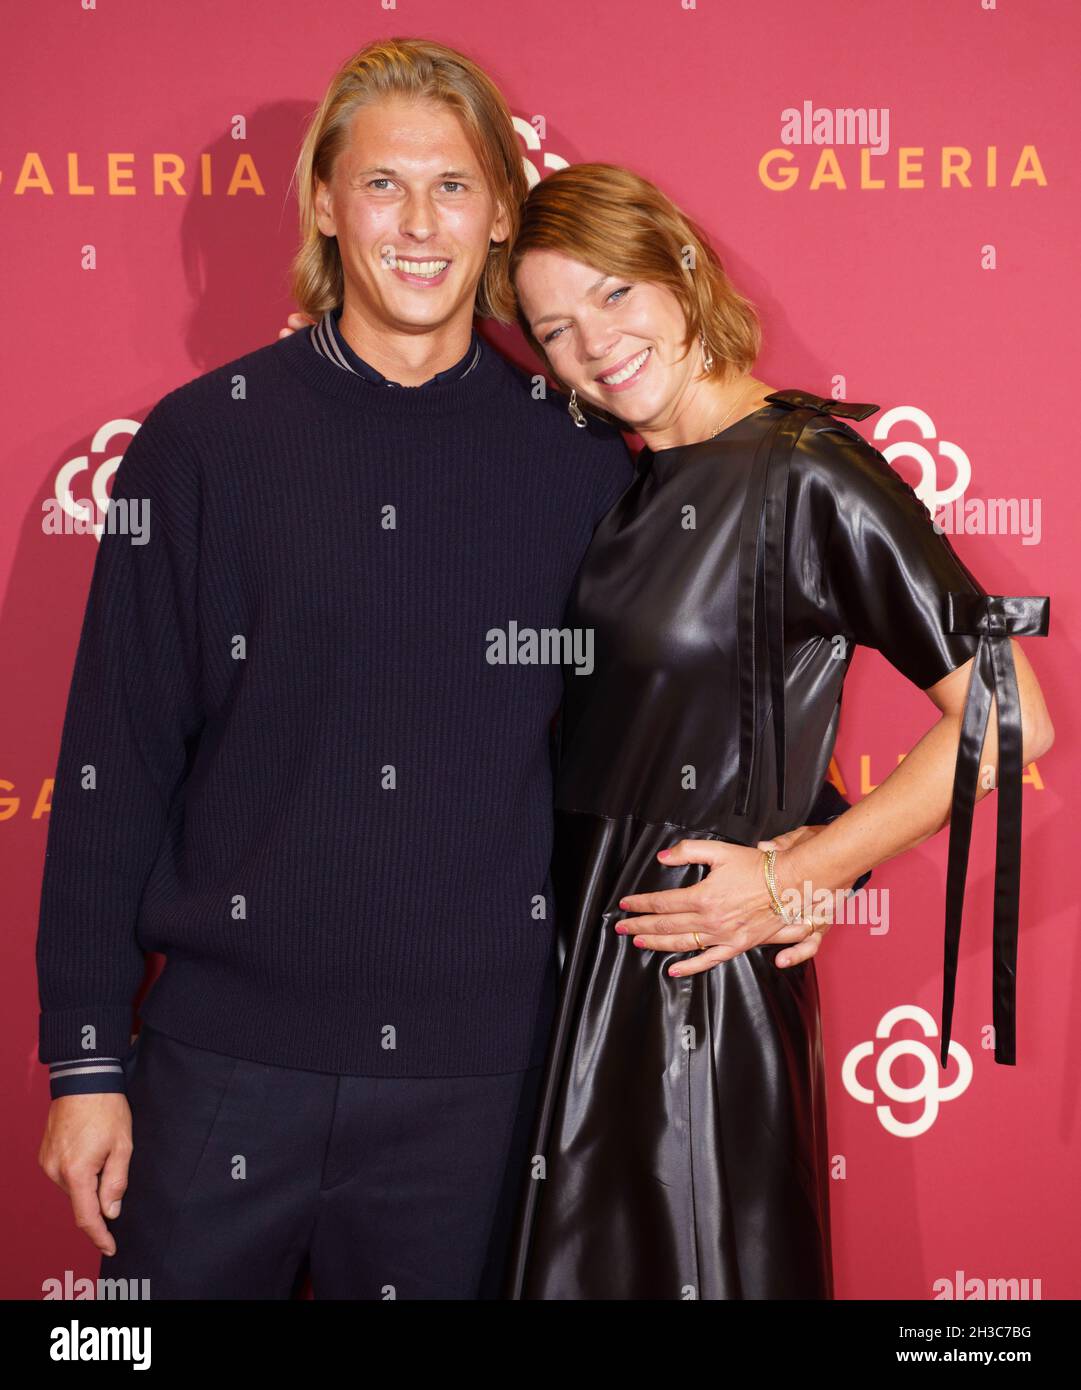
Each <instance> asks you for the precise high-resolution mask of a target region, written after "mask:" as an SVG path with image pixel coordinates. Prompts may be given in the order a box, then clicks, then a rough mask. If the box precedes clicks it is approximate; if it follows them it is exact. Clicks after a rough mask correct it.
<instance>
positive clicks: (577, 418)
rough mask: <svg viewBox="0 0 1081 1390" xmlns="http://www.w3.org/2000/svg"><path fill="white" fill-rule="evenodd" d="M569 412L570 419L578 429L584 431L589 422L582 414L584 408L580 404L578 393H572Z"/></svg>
mask: <svg viewBox="0 0 1081 1390" xmlns="http://www.w3.org/2000/svg"><path fill="white" fill-rule="evenodd" d="M567 410H568V411H569V412H570V417H571V419H572V420H573V421H574V423H575V424H576V425H577V426H578V428H579V429H580V430H584V429H585V427H586V423H587V422H586V417H585V416H584V415H583V414H582V407H581V406H580V405H579V404H578V392H577V391H572V392H571V398H570V400H569V401H568V402H567Z"/></svg>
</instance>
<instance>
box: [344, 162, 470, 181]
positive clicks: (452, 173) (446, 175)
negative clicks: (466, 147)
mask: <svg viewBox="0 0 1081 1390" xmlns="http://www.w3.org/2000/svg"><path fill="white" fill-rule="evenodd" d="M365 174H386V175H388V176H389V177H390V178H392V179H396V178H397V177H398V170H397V169H391V168H390V167H389V165H386V164H377V165H374V166H373V167H372V168H371V169H358V170H357V171H356V177H357V178H362V177H363V176H364V175H365ZM435 177H436V178H437V179H471V178H473V177H474V175H473V170H472V169H444V170H443V172H442V173H441V174H436V176H435Z"/></svg>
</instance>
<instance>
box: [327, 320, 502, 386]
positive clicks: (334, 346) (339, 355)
mask: <svg viewBox="0 0 1081 1390" xmlns="http://www.w3.org/2000/svg"><path fill="white" fill-rule="evenodd" d="M310 336H311V344H312V347H314V348H315V350H316V352H317V353H319V355H320V356H321V357H325V358H326V359H327V361H328V362H333V363H334V365H335V366H336V367H341V369H342V370H343V371H346V372H352V374H353V375H354V376H360V373H359V372H358V371H357V370H356V368H355V367H351V366H350V365H349V363H348V361H347V360H346V357H345V354H344V353H343V352H342V349H341V344H340V343H339V341H338V332H337V329H336V328H335V325H334V310H333V309H328V310H327V311H326V313H325V314H324V315H323V317H322V318H321V319H320V320H319V322H318V323H316V324H313V325H312V328H311V334H310ZM474 338H475V339H476V345H475V347H474V349H473V356H472V358H471V359H470V361H469V365H468V366H467V367H466V368H465V369H464V370H463V371H462V372H461V373H460V374H459V375H458V376H456V377H454V378H453V380H455V381H461V380H462V378H463V377H467V376H468V375H469V373H470V372H471V371H472V370H473V368H474V367H475V366H476V365H477V363H478V362H479V361H480V350H481V341H480V338H479V337H478V336H477V335H476V334H474ZM374 384H375V383H373V385H374ZM423 384H424V385H427V384H428V383H427V382H425V383H423Z"/></svg>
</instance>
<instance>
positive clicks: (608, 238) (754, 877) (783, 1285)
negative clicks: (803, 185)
mask: <svg viewBox="0 0 1081 1390" xmlns="http://www.w3.org/2000/svg"><path fill="white" fill-rule="evenodd" d="M511 268H512V274H513V276H514V279H515V285H516V291H517V295H518V301H519V318H520V321H521V324H522V328H523V331H524V332H525V333H526V335H527V337H528V339H529V340H530V342H531V343H532V344H533V346H534V348H535V349H536V350H537V351H538V353H539V354H540V355H541V356H542V359H543V360H544V361H545V362H546V364H547V365H548V367H549V368H550V370H551V372H552V373H553V374H554V376H555V377H556V378H557V379H558V380H559V381H560V382H561V383H562V384H563V385H564V386H565V387H566V388H568V389H569V390H570V393H571V394H570V401H569V409H570V411H571V414H572V416H575V417H576V421H577V419H578V417H579V416H580V412H581V411H582V410H583V409H596V410H598V411H599V412H601V413H603V414H604V415H605V416H606V417H607V418H608V419H614V420H617V421H618V422H619V423H620V425H621V426H622V427H623V428H625V429H629V430H633V431H635V432H637V433H638V434H639V435H640V436H641V437H642V439H643V440H644V441H645V446H646V447H645V448H644V449H643V451H642V453H641V454H640V456H639V459H638V467H637V473H636V478H635V480H634V481H633V482H632V484H631V486H630V487H629V488H628V490H627V491H626V492H625V493H624V494H623V496H622V498H621V499H620V500H619V501H618V502H617V503H616V505H615V507H614V508H613V509H612V511H611V512H609V513H608V515H607V516H606V517H605V518H604V519H603V520H602V521H601V523H600V525H599V526H598V528H597V531H596V532H595V534H594V538H593V542H592V545H591V547H590V550H589V552H588V554H587V556H586V559H585V561H584V563H583V566H582V569H581V572H580V575H579V578H578V582H577V586H576V589H575V592H574V594H573V596H572V600H571V605H570V610H569V612H568V615H567V618H566V623H567V625H568V626H570V627H582V628H591V629H593V631H594V636H595V664H594V670H593V672H592V674H591V675H589V676H581V675H578V676H575V677H574V678H573V679H570V680H568V681H567V682H566V697H565V702H564V709H563V716H562V730H561V758H560V769H559V776H558V784H557V796H556V806H557V849H556V858H555V864H554V882H555V889H556V901H557V907H558V908H559V911H560V916H561V919H562V929H563V931H564V934H565V949H566V958H565V965H564V972H563V983H562V994H561V1003H560V1012H559V1016H558V1021H557V1024H556V1028H555V1030H554V1034H553V1038H552V1043H551V1049H550V1053H549V1058H548V1062H547V1067H546V1076H545V1083H544V1089H543V1094H542V1103H541V1106H540V1112H539V1116H538V1120H537V1128H536V1131H535V1141H534V1153H535V1155H536V1158H535V1160H534V1163H535V1167H534V1171H533V1172H532V1173H531V1174H530V1175H529V1180H528V1181H527V1182H526V1184H525V1188H526V1191H525V1197H524V1201H523V1204H522V1211H521V1216H520V1220H519V1224H518V1230H517V1236H516V1242H515V1252H514V1258H513V1269H512V1272H511V1283H510V1288H509V1296H510V1297H512V1298H530V1299H532V1298H545V1299H550V1298H556V1299H593V1298H618V1299H623V1298H658V1299H682V1298H709V1299H720V1298H829V1297H831V1296H832V1289H833V1285H832V1271H831V1260H830V1238H829V1216H828V1202H829V1197H828V1184H829V1178H828V1172H827V1153H828V1150H827V1146H826V1126H825V1077H824V1071H823V1059H822V1041H821V1033H820V1026H819V1006H818V990H817V982H816V978H815V969H814V962H813V960H812V959H811V955H813V951H814V948H815V945H816V941H815V939H814V938H812V937H810V935H809V934H810V932H811V926H810V924H809V923H808V922H807V920H806V913H797V914H792V913H789V914H787V916H786V920H789V921H794V920H795V917H796V916H802V917H803V921H802V922H801V923H800V924H799V925H794V926H791V927H788V928H786V929H782V930H784V931H786V932H787V936H785V937H782V938H778V937H777V936H776V932H777V929H778V925H779V923H778V915H779V912H780V911H781V910H782V909H784V908H786V907H787V906H788V904H789V902H790V901H797V902H799V901H804V902H805V901H806V900H807V890H808V889H809V888H813V890H814V892H815V893H816V894H818V893H820V892H821V890H823V889H825V890H830V891H831V892H832V891H833V890H837V889H839V888H841V886H842V885H845V884H850V883H852V881H853V879H855V878H856V877H857V876H858V875H860V874H862V873H864V872H866V871H867V870H868V869H871V868H872V867H874V866H875V865H877V864H880V863H882V862H883V861H884V860H886V859H888V858H890V857H891V856H893V855H895V854H897V853H900V852H901V851H903V850H905V849H908V848H910V847H912V846H914V845H916V844H919V843H920V842H922V841H923V840H925V839H927V838H928V837H929V836H930V835H932V834H934V833H935V832H936V831H937V830H938V829H940V828H941V827H942V825H943V824H945V822H946V821H947V819H948V818H949V817H950V808H951V792H952V791H953V789H954V773H955V765H956V769H957V774H958V780H957V789H956V795H955V796H954V800H953V816H952V819H953V822H954V828H953V830H952V831H951V847H950V849H951V852H950V870H949V885H948V905H947V906H948V910H947V922H948V927H947V949H946V978H947V983H946V993H945V996H944V1021H943V1039H942V1060H943V1065H945V1062H946V1055H947V1046H948V1031H949V1014H950V1009H951V1006H952V976H953V970H954V968H955V965H956V950H957V940H956V938H957V932H958V931H959V926H960V910H961V901H960V900H961V893H962V891H963V884H964V874H965V858H966V853H967V840H968V825H969V823H970V818H971V809H972V806H971V803H972V801H973V800H974V799H975V797H976V795H978V792H977V791H976V789H975V780H976V774H977V771H978V768H979V765H981V764H982V765H987V764H997V767H998V777H997V778H996V780H997V781H998V782H1000V784H1001V790H1000V793H999V796H1000V811H999V814H1000V849H999V862H998V870H997V885H999V884H1000V885H1001V891H1000V892H996V924H995V1025H996V1060H998V1061H1001V1062H1012V1061H1013V999H1012V980H1013V973H1012V972H1013V955H1014V954H1015V950H1016V919H1017V912H1016V887H1017V868H1018V853H1017V839H1018V836H1019V830H1020V799H1019V789H1020V769H1021V762H1022V760H1023V761H1025V762H1027V761H1029V760H1031V759H1033V758H1036V757H1039V756H1040V755H1041V754H1043V753H1044V752H1045V751H1046V750H1047V749H1048V748H1049V747H1050V745H1051V741H1052V738H1053V733H1052V729H1051V723H1050V719H1049V717H1048V714H1047V711H1046V708H1045V706H1044V702H1043V699H1042V696H1041V693H1040V689H1039V685H1038V683H1037V681H1036V678H1035V676H1034V674H1033V672H1032V669H1031V667H1030V666H1029V663H1028V661H1027V660H1026V658H1025V656H1024V654H1023V653H1022V651H1021V650H1020V648H1019V647H1018V646H1017V644H1016V643H1015V642H1013V641H1012V640H1011V639H1010V638H1009V636H1008V635H1007V634H1009V633H1018V634H1021V633H1033V634H1038V633H1041V632H1045V631H1046V624H1047V601H1046V600H1045V599H1012V598H1010V599H997V598H996V599H989V598H988V597H987V596H986V595H985V593H984V591H983V589H982V588H981V587H980V585H979V584H978V582H977V581H976V579H975V578H974V577H973V576H972V575H971V574H970V573H969V571H968V570H967V569H966V568H965V566H964V565H963V564H962V563H961V561H960V560H959V559H958V557H957V556H956V555H955V554H954V552H953V550H952V548H951V546H950V544H949V542H948V541H947V540H946V538H945V537H944V536H942V535H941V534H939V533H937V532H936V531H935V529H934V527H933V525H932V522H931V520H930V518H929V515H928V513H927V511H926V509H925V508H924V507H923V505H922V504H921V503H920V502H919V500H918V499H917V498H916V496H915V494H914V493H913V491H912V489H911V488H910V487H909V486H908V485H907V484H906V483H904V482H903V481H902V480H901V479H900V478H899V476H898V475H897V474H896V473H894V472H893V471H892V469H891V468H890V467H889V466H888V465H887V464H886V462H885V460H884V459H883V458H882V457H881V455H880V454H878V453H877V452H876V451H875V450H874V449H873V448H872V447H871V446H870V445H868V444H867V443H866V442H865V441H864V440H863V439H862V437H861V436H860V435H858V434H857V433H856V432H855V431H854V430H852V429H851V428H850V427H849V426H848V425H846V424H844V423H843V422H842V420H840V419H838V418H835V417H839V416H847V417H848V418H854V419H862V418H864V417H865V416H866V415H868V414H871V413H872V412H873V411H874V410H876V409H877V407H876V406H873V405H854V404H851V403H849V404H845V403H841V402H837V401H826V400H822V399H821V398H820V397H816V396H812V395H810V394H808V393H804V392H799V391H782V392H775V391H773V389H772V388H771V387H770V386H768V385H767V384H765V383H764V382H762V381H760V380H758V379H756V378H755V377H754V376H752V375H751V374H750V369H751V367H752V366H753V364H754V361H755V357H756V355H757V351H758V346H759V329H758V324H757V321H756V318H755V315H754V311H753V309H752V308H751V306H750V305H749V303H748V302H747V301H746V300H745V299H743V298H742V297H741V296H740V295H739V294H737V293H736V292H735V290H734V289H733V288H732V286H731V285H730V284H729V282H728V280H727V278H726V277H725V274H724V271H723V269H722V267H721V265H720V263H719V262H718V260H717V258H716V256H715V255H714V253H713V251H712V250H711V249H710V247H709V245H708V242H707V241H706V238H705V237H704V236H703V234H702V233H701V231H700V230H699V229H698V228H697V227H696V226H695V225H694V224H693V223H692V222H691V221H690V220H689V219H688V218H686V217H685V216H684V215H683V214H682V213H681V212H680V211H679V210H678V209H677V208H676V207H674V206H673V205H672V204H671V202H669V200H668V199H666V198H665V197H664V195H663V194H662V193H660V192H659V190H657V189H656V188H655V187H653V186H652V185H651V184H649V183H648V182H646V181H645V180H644V179H641V178H638V177H637V176H635V175H634V174H632V173H629V172H628V171H626V170H623V169H619V168H615V167H613V166H608V165H601V164H586V165H577V166H572V167H570V168H568V169H564V170H560V171H558V172H556V173H554V174H551V175H549V176H548V177H547V178H545V179H544V180H543V181H542V182H541V183H539V184H538V185H537V186H536V187H535V188H534V189H533V190H532V192H531V194H530V196H529V199H528V200H527V203H526V206H525V211H524V217H523V224H522V228H521V232H520V234H519V236H518V239H517V241H516V242H515V245H514V248H513V251H512V256H511ZM857 643H863V644H865V645H868V646H874V647H877V648H878V649H879V650H880V651H882V652H883V653H884V654H885V655H886V657H887V658H888V659H889V661H890V662H891V663H892V664H893V665H894V666H895V667H897V669H898V670H899V671H901V672H902V674H904V675H905V676H907V677H908V678H909V679H910V680H911V681H913V682H914V683H915V684H916V685H918V686H919V687H920V688H921V689H922V690H925V691H926V693H927V694H928V696H929V697H930V699H931V700H932V702H933V703H934V704H935V705H936V706H937V709H938V711H939V713H940V718H939V719H938V721H937V722H936V723H935V724H934V725H933V726H932V727H931V728H930V729H929V730H928V731H927V733H926V734H925V735H924V736H923V737H922V738H921V739H920V740H919V742H918V743H917V744H916V745H915V746H914V748H913V749H912V750H911V751H910V752H909V754H908V755H907V756H906V757H905V759H904V760H903V761H902V762H901V764H900V765H899V766H898V768H897V769H896V770H895V771H894V772H893V773H891V774H890V776H889V777H887V778H886V780H885V781H884V782H883V783H882V784H881V785H880V786H879V787H877V788H876V789H875V790H874V791H873V792H871V793H870V794H869V795H868V796H866V797H865V798H864V799H863V800H862V801H861V802H860V803H859V804H858V805H856V806H854V807H852V808H851V809H850V810H848V811H847V812H845V813H844V814H843V815H841V816H840V817H839V818H838V819H836V820H835V821H833V823H832V824H830V825H829V826H828V827H826V828H825V829H823V830H821V831H820V832H819V833H817V834H815V835H813V836H806V837H804V838H802V839H800V840H799V842H798V843H793V842H792V840H789V839H785V838H784V833H785V832H788V831H791V830H792V828H793V827H796V826H800V825H801V824H802V823H803V822H804V821H806V820H808V819H809V818H810V817H809V812H810V811H811V808H812V804H813V802H814V800H815V797H816V794H817V791H818V788H819V787H820V785H821V783H822V779H823V776H824V774H825V771H826V768H827V766H828V763H829V759H830V755H831V752H832V749H833V745H834V740H835V736H836V732H837V721H838V715H839V702H840V698H841V691H842V686H843V682H844V678H845V674H846V672H847V669H848V666H849V663H850V661H851V657H852V653H853V650H854V647H855V645H856V644H857ZM1011 656H1012V667H1013V669H1015V671H1016V677H1014V675H1013V672H1012V670H1011V669H1010V657H1011ZM996 691H997V707H998V708H997V720H996V719H992V720H990V721H989V722H987V723H986V727H987V738H986V742H984V727H985V722H986V721H987V710H988V707H989V706H990V705H991V704H992V696H993V694H994V693H995V692H996ZM966 701H967V703H966ZM996 724H997V732H996ZM962 725H963V733H962ZM1022 743H1023V746H1022ZM959 744H960V757H959V756H958V750H959ZM981 749H982V752H981ZM981 781H982V782H984V783H986V779H981ZM771 837H781V838H780V840H779V841H777V842H774V841H773V840H772V838H771ZM793 838H795V837H793ZM760 842H767V843H780V845H781V846H782V847H781V849H780V850H779V852H775V855H770V854H764V853H763V852H762V851H761V850H760V849H759V848H756V846H758V845H759V843H760ZM628 895H631V896H628ZM814 900H815V901H818V899H817V898H815V899H814ZM1011 903H1012V921H1011ZM1011 931H1012V935H1011ZM771 938H772V940H771ZM805 938H806V940H804V939H805ZM785 939H787V940H791V941H801V942H803V944H802V945H800V946H793V947H788V946H785V945H783V944H781V943H782V942H783V941H784V940H785ZM763 943H769V944H763ZM793 952H795V953H796V959H797V960H798V961H799V962H800V963H797V964H795V965H788V966H787V968H778V966H780V965H783V961H784V959H785V958H786V957H791V956H792V954H793Z"/></svg>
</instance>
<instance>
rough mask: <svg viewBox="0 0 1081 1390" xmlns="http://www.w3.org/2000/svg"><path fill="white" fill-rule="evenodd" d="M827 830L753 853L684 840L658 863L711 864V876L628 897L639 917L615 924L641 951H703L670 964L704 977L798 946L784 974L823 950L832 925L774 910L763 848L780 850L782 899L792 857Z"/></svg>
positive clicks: (768, 843)
mask: <svg viewBox="0 0 1081 1390" xmlns="http://www.w3.org/2000/svg"><path fill="white" fill-rule="evenodd" d="M822 829H824V827H823V826H817V825H804V826H800V827H799V828H798V829H796V830H792V831H789V832H788V834H786V835H779V836H777V837H776V838H775V839H773V840H763V841H761V842H760V843H759V845H758V846H757V847H756V848H755V849H749V848H747V847H746V846H744V845H732V844H729V843H728V842H727V841H723V840H681V841H680V842H679V843H678V844H677V845H673V846H672V847H671V848H670V849H667V850H661V851H660V853H659V854H658V855H657V858H658V859H659V860H660V862H661V863H662V864H666V865H679V864H709V865H710V871H709V873H708V874H707V875H706V877H705V878H704V879H702V881H701V882H700V883H696V884H694V885H693V886H691V887H690V888H669V889H665V890H663V891H661V892H658V893H635V894H632V895H630V896H629V897H626V898H623V899H622V900H621V902H620V904H619V905H620V907H621V908H623V909H624V910H625V911H627V912H632V913H637V914H640V915H638V916H635V917H628V918H625V919H624V920H623V921H621V922H619V923H617V925H616V931H617V932H620V933H621V934H624V935H631V934H633V935H634V944H635V945H636V946H638V947H639V948H640V949H642V950H648V951H688V952H697V953H698V954H696V955H694V956H692V958H691V959H690V960H685V961H679V962H677V963H676V964H675V965H672V966H670V967H669V971H668V973H669V975H676V976H679V975H696V974H700V973H701V972H703V971H706V970H711V969H712V968H713V967H714V966H715V965H719V964H720V963H721V961H725V960H731V958H732V957H733V956H738V955H740V954H741V953H742V952H743V951H748V950H750V949H751V948H752V947H754V946H764V945H765V944H766V943H767V942H769V943H778V942H780V943H784V944H786V945H787V944H789V943H792V949H791V950H788V951H784V952H783V953H779V954H778V955H777V957H776V963H777V965H778V966H779V967H780V968H782V969H783V968H785V967H786V966H791V965H798V964H800V963H801V962H802V961H805V960H809V959H810V958H811V957H812V956H813V955H815V953H816V952H817V951H818V947H819V946H820V945H821V943H822V938H823V937H824V935H825V933H826V931H828V929H829V923H828V922H818V921H817V920H816V921H815V922H814V924H813V925H812V924H808V923H806V922H797V923H793V924H791V925H788V924H785V923H783V922H781V920H780V918H778V916H777V914H776V913H775V912H774V911H773V908H772V906H771V904H770V898H769V892H768V890H767V888H766V880H765V875H764V873H763V871H762V850H764V849H777V850H778V854H777V859H776V863H775V870H776V882H777V889H778V892H779V893H782V894H783V892H784V889H785V888H786V887H788V884H787V880H786V875H785V872H784V869H785V866H786V863H787V861H786V859H785V855H786V853H787V852H788V851H790V850H791V848H792V846H794V845H796V844H799V843H801V842H802V841H804V840H806V839H808V838H810V837H811V836H813V835H816V834H817V833H818V832H819V831H820V830H822ZM695 933H697V935H698V941H696V940H695V935H694V934H695ZM699 943H701V949H700V945H699Z"/></svg>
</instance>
